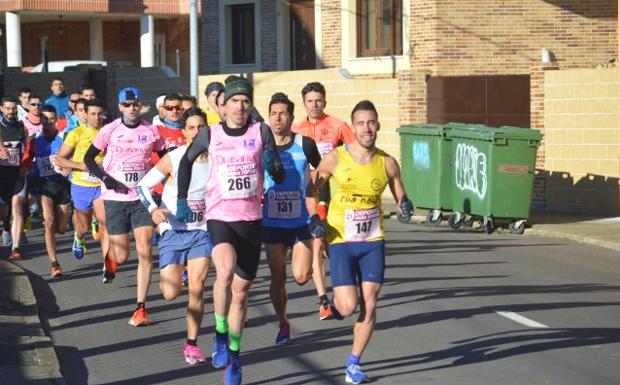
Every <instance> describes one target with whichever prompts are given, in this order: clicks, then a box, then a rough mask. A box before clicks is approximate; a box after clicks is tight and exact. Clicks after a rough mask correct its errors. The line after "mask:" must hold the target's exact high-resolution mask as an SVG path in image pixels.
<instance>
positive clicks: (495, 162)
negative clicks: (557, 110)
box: [449, 126, 541, 233]
mask: <svg viewBox="0 0 620 385" xmlns="http://www.w3.org/2000/svg"><path fill="white" fill-rule="evenodd" d="M449 135H450V138H451V139H452V146H453V147H452V151H453V155H452V156H453V158H454V172H453V176H454V178H453V181H452V183H451V184H452V186H453V188H452V190H451V191H452V210H453V211H454V212H455V213H456V214H455V215H456V217H451V218H450V220H449V223H450V225H451V226H452V227H453V228H456V227H458V224H459V220H460V218H462V217H464V216H465V215H467V216H478V217H483V219H484V221H483V223H484V224H485V226H487V230H488V231H489V232H490V231H492V228H493V220H500V221H502V220H503V221H508V222H509V228H510V231H511V232H515V233H522V232H523V229H524V228H525V221H526V220H527V218H528V217H529V212H530V204H531V198H532V188H533V183H534V171H535V164H536V150H537V148H538V146H539V145H540V141H541V133H540V131H538V130H530V129H525V128H520V127H511V126H502V127H500V128H491V127H481V126H473V127H459V126H452V129H451V130H450V133H449ZM489 227H490V228H489Z"/></svg>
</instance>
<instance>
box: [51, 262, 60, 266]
mask: <svg viewBox="0 0 620 385" xmlns="http://www.w3.org/2000/svg"><path fill="white" fill-rule="evenodd" d="M58 266H60V263H58V261H54V262H52V267H58Z"/></svg>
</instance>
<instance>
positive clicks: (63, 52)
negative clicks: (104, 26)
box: [21, 21, 90, 66]
mask: <svg viewBox="0 0 620 385" xmlns="http://www.w3.org/2000/svg"><path fill="white" fill-rule="evenodd" d="M60 25H61V24H60V22H59V21H49V22H41V23H22V26H21V34H22V64H23V66H34V65H37V64H39V63H41V62H42V61H43V60H42V58H41V38H42V37H44V36H47V38H48V43H47V44H48V59H49V60H50V61H55V60H83V59H86V60H87V59H90V41H89V35H88V28H89V27H88V22H80V21H72V22H65V21H63V22H62V28H63V33H62V34H59V33H58V27H59V26H60Z"/></svg>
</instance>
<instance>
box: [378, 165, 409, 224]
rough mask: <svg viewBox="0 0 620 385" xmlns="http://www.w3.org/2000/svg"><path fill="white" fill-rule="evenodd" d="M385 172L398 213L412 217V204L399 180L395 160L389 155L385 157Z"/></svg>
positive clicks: (397, 166) (398, 170) (398, 169)
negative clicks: (398, 209)
mask: <svg viewBox="0 0 620 385" xmlns="http://www.w3.org/2000/svg"><path fill="white" fill-rule="evenodd" d="M385 171H386V172H387V176H388V183H389V185H390V191H391V192H392V196H393V197H394V200H395V201H396V203H397V204H398V207H400V211H401V212H402V213H403V214H405V215H412V214H413V204H412V203H411V201H410V200H409V198H408V197H407V192H406V191H405V186H404V185H403V181H402V179H401V178H400V166H399V165H398V162H397V161H396V159H394V158H393V157H391V156H389V155H388V156H386V157H385Z"/></svg>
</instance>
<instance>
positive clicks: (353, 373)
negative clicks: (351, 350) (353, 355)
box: [344, 364, 370, 384]
mask: <svg viewBox="0 0 620 385" xmlns="http://www.w3.org/2000/svg"><path fill="white" fill-rule="evenodd" d="M344 374H345V375H346V381H347V383H349V384H361V383H362V382H369V381H370V379H369V378H368V376H367V375H365V374H364V372H362V368H360V366H359V365H355V364H349V365H347V367H346V369H345V370H344Z"/></svg>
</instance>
